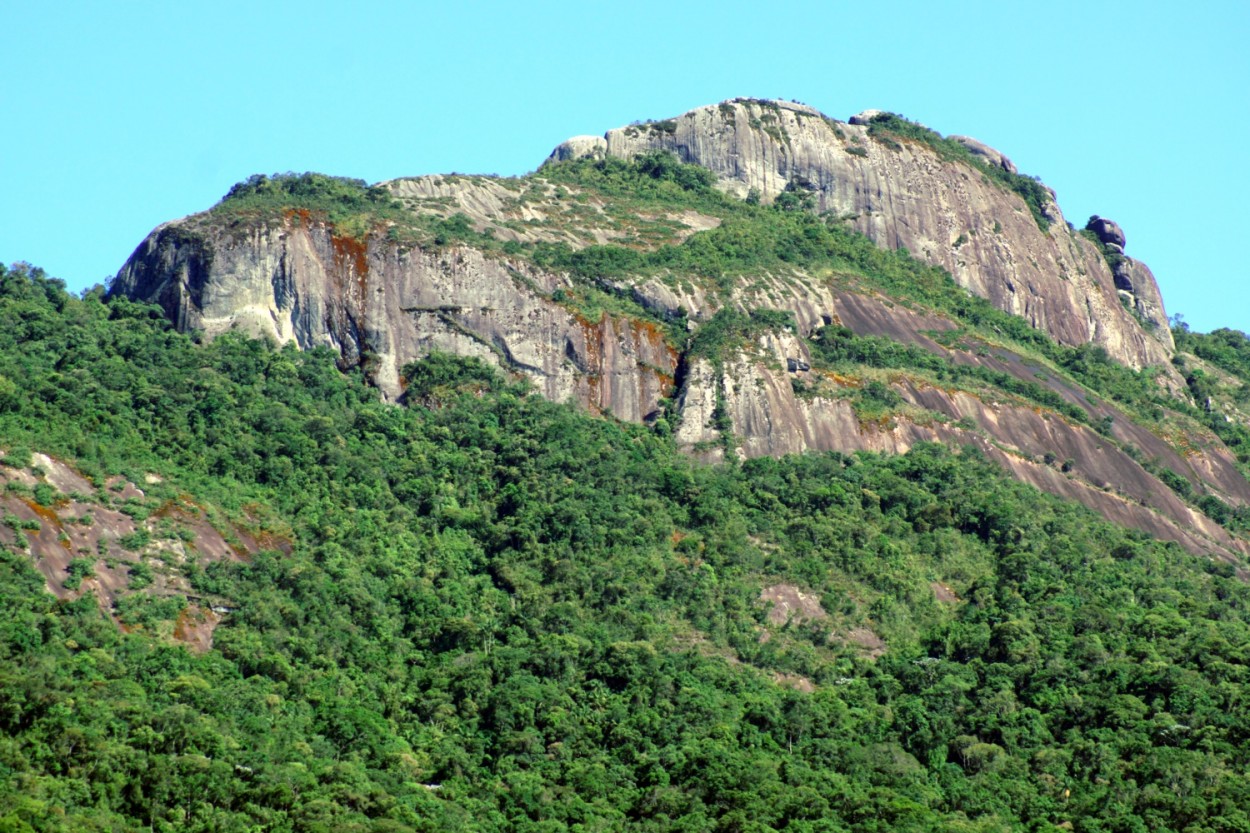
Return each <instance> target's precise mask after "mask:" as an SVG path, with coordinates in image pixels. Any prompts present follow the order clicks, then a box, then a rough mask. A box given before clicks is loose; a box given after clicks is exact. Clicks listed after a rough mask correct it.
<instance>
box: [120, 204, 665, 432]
mask: <svg viewBox="0 0 1250 833" xmlns="http://www.w3.org/2000/svg"><path fill="white" fill-rule="evenodd" d="M189 238H193V239H194V240H195V242H194V243H191V244H188V242H187V240H188V239H189ZM562 285H564V282H563V280H562V279H561V278H560V277H558V276H555V275H550V274H546V273H543V272H541V271H538V270H535V269H532V268H530V267H529V266H527V265H526V264H525V263H523V262H520V261H517V262H509V261H506V260H496V259H491V258H487V257H485V256H484V255H483V254H482V253H481V252H479V251H477V250H475V249H472V248H467V247H456V248H451V249H441V250H438V251H422V250H420V249H414V250H404V249H402V248H401V247H399V246H396V245H393V244H391V243H388V242H387V241H386V240H385V239H382V238H380V237H378V236H370V237H369V238H367V239H366V240H364V241H360V240H356V239H353V238H347V237H340V236H337V235H336V234H335V233H334V231H333V230H332V229H331V228H330V227H328V226H327V225H325V224H322V223H313V222H310V221H309V220H307V219H305V218H301V217H300V215H298V214H294V215H292V216H291V217H288V218H287V221H286V222H285V223H284V224H283V225H282V226H280V227H277V228H271V227H253V228H248V229H246V230H244V231H242V232H239V231H234V230H227V229H223V228H221V227H219V226H214V225H211V224H209V225H207V226H204V227H201V228H199V229H197V232H196V233H195V235H190V234H188V232H187V230H186V229H185V228H180V227H178V226H168V225H167V226H164V227H162V228H159V229H157V230H156V231H155V232H153V233H152V235H151V236H149V237H148V239H147V240H146V241H144V243H143V245H141V246H140V247H139V250H138V251H136V252H135V254H134V255H133V256H132V257H131V259H130V261H129V262H128V263H127V264H126V266H125V267H124V268H123V269H122V271H121V273H120V274H119V275H118V278H117V281H116V282H115V285H114V288H113V291H114V292H122V293H124V294H126V295H128V296H131V297H136V298H144V299H149V300H152V301H155V302H156V303H159V304H161V305H162V306H163V307H164V308H165V309H166V310H167V312H168V313H169V315H170V317H171V319H172V320H173V321H175V322H176V324H177V325H178V327H179V328H180V329H184V330H201V331H203V332H204V333H205V335H207V336H209V337H212V336H214V335H217V334H219V333H222V332H226V331H228V330H235V329H237V330H242V331H244V332H247V333H249V334H252V335H256V336H265V337H268V338H271V339H273V340H274V341H276V342H278V343H279V344H285V343H287V342H295V343H296V344H297V345H298V346H299V347H300V348H301V349H311V348H313V347H317V346H325V347H329V348H331V349H332V350H334V351H335V352H336V353H338V354H339V356H340V357H341V361H340V363H341V364H342V365H343V366H344V367H354V366H356V365H364V368H365V370H366V372H367V373H368V374H369V376H370V377H371V378H372V379H373V380H374V381H375V383H376V384H377V385H378V387H379V388H380V389H381V390H382V392H383V393H384V394H385V395H386V396H388V397H390V398H392V399H394V398H397V397H399V395H400V394H401V393H402V392H403V385H402V380H401V378H400V372H401V370H402V368H403V365H404V364H406V363H408V362H410V361H412V360H414V359H417V358H420V357H421V356H424V355H427V354H428V353H430V352H431V351H434V350H442V351H445V352H450V353H457V354H460V355H470V356H480V357H482V358H484V359H486V360H487V361H490V362H494V363H497V364H500V365H502V366H504V367H507V368H510V369H512V370H516V371H518V372H521V373H524V374H525V375H526V376H528V377H530V378H531V379H532V380H533V381H534V382H535V384H536V385H537V386H538V389H539V390H540V391H542V393H543V395H544V396H546V397H548V398H549V399H552V400H555V401H558V402H562V401H566V400H569V399H573V400H576V401H579V402H581V403H583V404H585V405H587V406H589V407H591V408H593V409H595V410H600V411H609V412H611V413H612V414H614V415H616V416H618V417H620V418H621V419H626V420H631V421H634V422H640V421H642V419H643V417H644V416H646V415H647V414H648V413H649V412H650V411H651V410H653V409H654V407H655V403H656V402H657V400H658V399H659V398H660V397H661V396H663V395H664V392H665V391H666V389H667V388H669V387H671V385H672V383H673V374H674V373H675V371H676V367H677V353H676V351H675V350H674V349H673V348H671V347H670V346H669V345H667V344H666V343H665V340H664V337H663V335H662V334H661V332H660V330H659V329H658V328H657V327H656V326H655V325H654V324H651V323H649V322H645V321H638V320H633V319H628V318H614V317H605V318H603V319H602V320H601V321H598V322H592V321H589V320H587V319H585V318H582V317H579V316H578V315H577V314H576V313H574V312H571V311H569V310H567V309H565V308H564V307H562V306H560V305H559V304H556V303H553V302H552V301H551V300H550V296H551V294H552V293H553V292H554V291H555V290H556V289H557V288H559V287H560V286H562Z"/></svg>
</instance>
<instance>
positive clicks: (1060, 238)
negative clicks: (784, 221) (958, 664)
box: [605, 99, 1172, 368]
mask: <svg viewBox="0 0 1250 833" xmlns="http://www.w3.org/2000/svg"><path fill="white" fill-rule="evenodd" d="M875 114H876V111H873V112H872V113H865V114H860V115H859V116H857V117H856V118H855V119H852V122H858V123H852V124H844V123H841V122H837V121H834V120H832V119H829V118H827V117H825V116H823V115H821V114H820V113H819V112H817V111H816V110H814V109H812V108H811V107H807V106H805V105H802V104H794V103H791V102H786V101H757V100H751V99H735V100H733V101H727V102H722V103H721V104H718V105H713V106H708V107H700V108H698V109H695V110H691V111H690V112H688V113H685V114H684V115H682V116H679V117H677V118H675V119H670V120H668V121H663V122H652V123H649V124H646V125H641V126H631V127H622V128H617V129H615V130H609V131H608V133H607V135H606V137H605V138H606V140H607V153H608V154H610V155H612V156H617V157H621V158H626V159H628V158H631V157H633V156H635V155H636V154H638V153H641V152H644V151H648V150H670V151H673V152H675V153H677V154H678V156H680V157H681V159H682V160H683V161H685V162H691V163H694V164H696V165H702V166H704V167H706V168H709V169H710V170H712V171H714V172H715V173H716V174H717V175H718V176H719V177H721V178H722V180H723V181H724V182H725V183H726V186H727V187H728V188H730V189H731V190H733V191H734V192H735V193H738V194H740V195H742V196H746V195H747V194H748V193H750V192H752V191H753V190H754V191H755V192H757V193H758V194H759V195H760V196H761V198H762V199H763V200H764V201H768V200H771V199H775V198H776V196H777V195H778V194H780V193H782V192H783V191H784V190H785V189H786V188H787V187H794V186H793V183H798V184H799V185H800V187H805V188H810V189H812V191H813V192H814V194H815V195H816V197H817V205H818V207H819V209H820V210H822V211H832V212H834V213H835V214H838V215H842V216H847V217H848V218H850V219H851V220H852V222H853V223H854V226H855V228H857V229H859V230H860V231H862V232H863V233H864V234H866V235H868V236H869V237H871V238H872V239H873V240H875V241H877V243H878V244H879V245H882V246H888V247H890V248H900V247H902V248H906V249H907V250H908V251H910V252H911V253H912V254H915V255H917V256H919V257H921V258H923V259H925V260H927V261H929V262H931V263H935V264H938V265H940V266H943V267H945V268H946V269H947V270H948V271H949V272H950V273H951V275H953V276H954V278H955V280H956V281H957V282H958V283H959V284H960V285H961V286H964V287H966V288H967V289H969V290H970V291H972V292H974V293H976V294H977V295H980V296H982V297H984V298H988V299H989V300H990V301H991V302H993V303H994V305H995V306H997V307H998V308H1000V309H1003V310H1006V311H1007V312H1010V313H1013V314H1015V315H1020V316H1022V317H1024V318H1025V319H1027V320H1028V321H1029V323H1030V324H1032V325H1033V326H1035V327H1037V328H1038V329H1041V330H1044V331H1046V332H1047V333H1049V334H1050V335H1051V336H1052V337H1054V338H1055V339H1056V340H1057V341H1059V342H1060V343H1062V344H1068V345H1077V344H1084V343H1086V342H1090V341H1092V342H1094V343H1096V344H1101V345H1103V346H1104V347H1106V349H1107V351H1108V352H1109V353H1110V354H1111V355H1112V356H1114V357H1115V358H1116V359H1118V360H1119V361H1121V362H1123V363H1125V364H1127V365H1129V366H1131V367H1137V368H1140V367H1146V366H1149V365H1154V364H1160V363H1163V362H1165V361H1166V360H1167V359H1168V357H1169V354H1170V351H1171V349H1172V344H1171V336H1170V334H1169V333H1168V332H1167V327H1166V323H1167V319H1166V316H1165V315H1164V312H1163V306H1162V303H1161V302H1157V299H1158V298H1159V292H1158V287H1157V286H1155V284H1154V278H1153V276H1151V275H1150V273H1149V272H1148V271H1147V270H1144V268H1143V269H1141V270H1139V271H1138V278H1139V283H1140V284H1141V287H1140V289H1139V290H1138V294H1139V295H1141V296H1142V297H1147V298H1150V299H1151V302H1150V303H1149V304H1148V305H1146V307H1145V309H1147V310H1148V311H1149V312H1150V314H1151V315H1157V316H1158V317H1157V318H1151V319H1150V320H1151V321H1152V322H1153V323H1154V324H1155V325H1157V328H1156V329H1155V330H1153V331H1151V332H1150V333H1147V332H1145V331H1143V329H1142V328H1141V327H1140V326H1138V324H1137V321H1135V320H1134V318H1133V316H1132V315H1131V314H1129V313H1128V312H1127V311H1126V310H1125V309H1124V307H1123V306H1122V305H1121V303H1120V300H1119V297H1118V296H1117V293H1116V286H1115V281H1114V278H1113V276H1112V274H1111V270H1110V269H1109V267H1108V266H1107V263H1106V262H1105V260H1104V259H1103V258H1102V257H1100V256H1099V253H1098V251H1097V249H1096V248H1095V247H1094V246H1093V245H1091V244H1090V243H1089V241H1087V240H1084V239H1082V238H1081V237H1079V236H1078V235H1076V234H1073V233H1072V231H1071V229H1070V228H1069V227H1068V226H1067V224H1066V223H1065V222H1064V219H1063V215H1062V213H1061V212H1060V211H1059V208H1058V206H1057V205H1056V204H1055V203H1054V201H1053V199H1051V200H1050V201H1048V204H1047V205H1045V206H1044V208H1043V211H1044V214H1045V216H1046V217H1047V218H1048V219H1049V220H1050V221H1051V222H1050V224H1049V228H1048V229H1046V230H1043V229H1042V228H1040V227H1039V225H1038V223H1037V222H1036V221H1035V220H1034V218H1033V216H1032V214H1031V213H1030V211H1029V208H1028V206H1027V205H1026V204H1025V202H1024V201H1023V200H1022V199H1021V198H1020V196H1019V195H1018V194H1016V193H1013V192H1012V191H1010V190H1008V189H1006V188H1004V187H1002V186H1001V185H1000V184H998V183H996V182H994V181H992V180H990V179H989V178H987V177H985V176H984V175H983V174H982V173H981V172H980V171H978V170H977V169H976V168H974V167H972V166H969V165H967V164H964V163H962V162H960V161H957V160H945V159H943V158H942V156H941V155H939V154H938V153H937V152H935V151H934V150H933V149H932V148H931V147H929V146H928V145H926V144H924V143H921V142H917V141H896V140H893V139H890V138H888V137H886V138H884V140H878V139H877V138H874V134H873V131H872V128H871V121H872V117H873V115H875ZM956 141H957V142H958V143H960V144H962V145H964V146H965V147H970V149H971V150H972V153H973V154H974V155H977V156H980V157H984V158H986V159H987V160H989V161H990V162H991V163H992V164H994V165H997V166H999V167H1001V168H1003V169H1004V170H1007V171H1014V167H1015V166H1014V165H1012V164H1011V162H1010V160H1008V159H1007V158H1006V157H1005V156H1003V155H1002V154H1001V153H999V152H997V151H995V150H993V149H992V148H989V147H988V146H986V145H983V144H981V143H980V142H976V141H975V140H971V139H968V138H967V137H958V138H957V139H956ZM1147 284H1149V286H1147Z"/></svg>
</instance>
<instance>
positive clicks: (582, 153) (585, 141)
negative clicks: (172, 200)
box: [543, 136, 608, 165]
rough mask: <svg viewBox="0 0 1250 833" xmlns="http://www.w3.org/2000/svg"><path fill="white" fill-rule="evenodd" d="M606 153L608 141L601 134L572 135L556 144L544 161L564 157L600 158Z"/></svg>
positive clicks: (561, 159) (560, 160) (562, 158)
mask: <svg viewBox="0 0 1250 833" xmlns="http://www.w3.org/2000/svg"><path fill="white" fill-rule="evenodd" d="M607 153H608V142H607V140H606V139H604V138H603V137H602V136H574V137H573V138H571V139H567V140H565V141H563V142H561V143H560V144H558V145H556V149H555V150H553V151H552V152H551V155H550V156H548V157H547V160H546V162H543V164H544V165H545V164H547V163H548V162H563V161H565V160H566V159H602V158H603V157H604V156H606V155H607Z"/></svg>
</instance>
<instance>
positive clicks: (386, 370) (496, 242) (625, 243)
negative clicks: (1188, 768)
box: [110, 99, 1250, 559]
mask: <svg viewBox="0 0 1250 833" xmlns="http://www.w3.org/2000/svg"><path fill="white" fill-rule="evenodd" d="M639 160H641V161H639ZM791 209H793V210H791ZM1087 226H1088V227H1087V228H1085V229H1082V230H1080V231H1078V230H1076V229H1075V228H1073V227H1072V226H1071V225H1070V224H1068V223H1067V222H1066V221H1065V220H1064V218H1063V215H1062V213H1061V212H1060V210H1059V208H1058V206H1057V204H1056V202H1055V198H1054V194H1053V192H1051V191H1050V190H1049V189H1048V188H1046V187H1045V186H1044V185H1042V184H1041V183H1040V182H1039V181H1037V180H1035V179H1032V178H1030V177H1027V176H1023V175H1021V174H1020V173H1018V172H1017V171H1016V168H1015V166H1014V165H1013V164H1012V163H1011V161H1010V160H1009V159H1008V158H1007V157H1006V156H1004V155H1003V154H1002V153H1000V152H998V151H996V150H993V149H992V148H989V147H987V146H985V145H984V144H982V143H980V142H977V141H976V140H973V139H969V138H967V137H945V138H944V137H942V136H941V135H939V134H937V133H936V132H934V131H932V130H929V129H928V128H925V127H923V126H920V125H917V124H914V123H911V122H908V121H906V120H904V119H902V118H901V117H898V116H895V115H892V114H887V113H868V114H861V115H859V116H856V117H853V118H851V119H850V121H849V123H843V122H839V121H835V120H833V119H830V118H828V117H826V116H824V115H822V114H820V113H818V112H817V111H815V110H813V109H812V108H810V107H806V106H804V105H800V104H794V103H790V102H784V101H759V100H751V99H736V100H733V101H727V102H723V103H721V104H719V105H714V106H709V107H702V108H698V109H696V110H693V111H691V112H689V113H686V114H684V115H682V116H679V117H677V118H673V119H667V120H662V121H654V122H649V123H647V124H639V125H634V126H630V127H624V128H619V129H615V130H610V131H608V132H607V134H606V135H605V136H604V137H602V138H600V137H577V138H575V139H572V140H569V141H568V142H565V143H563V144H561V145H560V146H559V147H557V148H556V149H555V151H553V153H552V154H551V156H550V158H549V159H548V160H547V162H546V163H545V164H544V165H543V167H542V168H541V169H540V170H539V171H538V172H537V173H535V174H532V175H530V176H527V177H522V178H519V179H500V178H492V177H471V176H461V175H448V176H444V175H434V176H424V177H417V178H411V179H398V180H393V181H390V182H385V183H380V184H378V185H375V186H366V185H364V184H363V183H352V182H345V181H341V180H334V179H332V178H327V177H320V176H316V175H306V176H303V177H295V176H288V177H278V178H275V179H272V180H270V179H267V178H265V177H254V178H253V179H252V180H250V181H248V182H246V183H240V185H238V186H236V188H235V189H234V190H232V191H231V193H230V194H229V195H228V196H227V197H226V198H225V199H224V200H223V201H222V202H221V204H219V205H218V206H216V207H215V208H213V209H211V210H210V211H207V212H205V213H202V214H198V215H194V216H192V217H189V218H186V219H183V220H179V221H175V222H173V223H168V224H165V225H163V226H161V227H160V228H158V229H157V230H156V231H154V232H153V233H152V235H150V236H149V237H148V239H147V240H145V241H144V242H143V243H142V244H141V245H140V246H139V248H138V249H137V250H136V252H135V254H134V255H133V256H132V257H131V258H130V260H129V261H128V262H127V263H126V264H125V266H124V267H123V269H122V270H121V272H120V273H119V274H118V277H117V279H116V281H115V282H114V283H113V285H112V287H111V289H110V292H111V293H112V294H114V295H125V296H127V297H130V298H132V299H137V300H144V301H150V302H154V303H157V304H160V305H161V307H162V308H163V309H164V310H165V311H166V314H167V315H168V316H169V317H170V320H171V321H173V322H175V323H176V325H177V326H178V327H179V328H180V329H183V330H188V331H202V332H203V333H204V334H205V335H207V336H210V337H211V336H214V335H216V334H218V333H221V332H224V331H226V330H231V329H240V330H242V331H244V332H247V333H251V334H254V335H263V336H266V337H269V338H271V339H273V340H274V341H275V342H277V343H279V344H282V343H287V342H293V343H295V344H297V345H298V346H300V347H301V348H304V349H308V348H311V347H314V346H317V345H325V346H328V347H330V348H331V349H333V350H335V351H336V352H337V353H338V354H339V356H340V363H341V365H342V366H343V367H354V366H360V367H361V368H362V369H363V370H364V371H365V373H366V375H367V376H368V377H369V378H370V379H371V380H372V381H373V383H374V384H376V385H377V386H378V388H379V389H380V390H381V391H382V392H383V394H384V395H385V396H386V397H388V398H390V399H400V398H402V396H403V392H404V379H403V378H402V372H401V371H402V368H403V367H404V366H405V364H407V363H408V362H410V361H412V360H414V359H417V358H419V357H421V356H423V355H426V354H428V353H429V352H430V351H433V350H441V351H448V352H452V353H456V354H459V355H466V356H476V357H480V358H483V359H485V360H487V361H489V362H491V363H494V364H497V365H499V366H501V367H503V368H506V369H508V370H510V371H513V372H516V373H518V374H520V375H522V376H525V377H527V378H529V379H530V380H531V381H533V382H534V384H535V385H536V386H537V388H538V389H539V390H540V391H541V392H542V393H543V394H544V395H545V396H547V397H548V398H550V399H552V400H554V401H565V400H567V399H574V400H576V401H578V402H580V403H582V404H583V405H584V406H586V407H588V408H589V409H591V410H592V411H594V412H603V413H610V414H611V415H613V416H615V417H617V418H619V419H624V420H628V421H634V422H642V421H649V422H655V421H662V422H663V424H664V426H665V427H666V428H668V429H670V430H672V431H673V432H674V433H675V436H676V438H677V440H678V442H679V443H680V444H681V445H682V446H683V447H685V448H686V449H687V450H688V451H690V452H692V453H695V454H697V455H700V456H702V457H703V458H706V459H720V458H721V456H723V455H724V454H726V453H732V454H734V455H736V456H738V457H753V456H759V455H777V454H785V453H794V452H803V451H810V450H836V451H843V452H849V451H854V450H857V449H873V450H889V451H902V450H905V449H907V448H909V447H910V446H911V445H913V444H915V443H916V442H922V441H940V442H944V443H948V444H952V445H961V444H966V443H972V444H975V445H977V446H979V447H980V448H981V449H982V450H983V452H984V453H985V454H986V455H987V456H989V457H991V458H992V459H994V460H995V461H996V462H997V463H998V464H999V465H1001V466H1002V467H1004V468H1005V469H1007V470H1008V471H1010V472H1012V473H1013V475H1014V476H1016V477H1017V478H1019V479H1021V480H1023V481H1024V482H1027V483H1030V484H1032V485H1034V486H1036V487H1038V488H1040V489H1043V490H1045V491H1048V492H1051V493H1053V494H1057V495H1061V496H1063V497H1066V498H1070V499H1074V500H1078V501H1080V502H1082V503H1084V504H1085V505H1087V506H1089V507H1091V508H1093V509H1095V510H1096V511H1098V512H1099V513H1101V514H1102V515H1103V516H1104V517H1107V518H1108V519H1111V520H1114V521H1116V522H1118V523H1122V524H1127V525H1130V526H1134V527H1136V528H1139V529H1142V530H1146V531H1149V532H1150V533H1152V534H1154V535H1158V536H1161V537H1163V538H1166V539H1169V540H1174V541H1177V542H1179V543H1181V544H1182V545H1183V546H1185V547H1186V548H1187V549H1189V550H1190V551H1192V552H1202V553H1210V554H1213V555H1217V556H1219V557H1225V558H1233V559H1236V558H1238V557H1239V556H1240V555H1242V554H1244V553H1245V552H1246V551H1247V549H1246V542H1245V541H1244V540H1242V539H1241V537H1240V534H1239V533H1230V532H1229V530H1228V529H1227V528H1226V526H1224V525H1221V524H1219V523H1217V522H1215V521H1213V519H1212V518H1211V517H1210V516H1209V514H1208V513H1206V512H1203V511H1202V510H1201V509H1200V507H1199V506H1198V502H1200V501H1201V500H1203V499H1204V498H1209V499H1210V500H1214V501H1217V502H1218V503H1219V505H1221V506H1224V507H1228V508H1230V509H1237V508H1238V507H1243V506H1246V505H1247V503H1248V502H1250V484H1248V483H1247V481H1246V478H1245V477H1244V475H1243V472H1242V471H1241V470H1239V468H1238V464H1237V460H1236V456H1235V454H1234V453H1232V452H1230V450H1229V449H1228V448H1227V446H1226V445H1225V443H1224V442H1222V441H1221V439H1220V438H1219V437H1218V436H1216V435H1215V434H1213V433H1212V430H1211V427H1210V426H1208V425H1206V424H1204V423H1206V422H1208V421H1209V420H1208V419H1207V416H1208V413H1207V412H1206V411H1204V410H1203V409H1201V408H1195V407H1194V403H1193V400H1192V394H1191V391H1190V390H1189V387H1188V384H1187V381H1186V378H1185V377H1184V376H1183V375H1182V373H1181V372H1180V371H1179V370H1178V369H1177V367H1176V366H1175V365H1174V363H1173V359H1174V357H1175V345H1174V344H1173V340H1172V334H1171V331H1170V329H1169V328H1168V326H1167V317H1166V314H1165V312H1164V307H1163V302H1162V299H1161V297H1160V294H1159V290H1158V287H1157V285H1156V283H1155V280H1154V277H1153V276H1152V275H1151V273H1150V270H1149V269H1148V268H1147V267H1146V266H1145V265H1144V264H1142V263H1140V262H1138V261H1135V260H1132V259H1131V258H1129V257H1127V256H1126V255H1125V254H1124V244H1125V235H1124V232H1123V231H1122V230H1121V229H1120V228H1119V227H1118V226H1117V225H1116V224H1115V223H1114V222H1111V221H1109V220H1105V219H1103V218H1091V221H1090V223H1089V224H1087ZM871 244H875V245H871ZM891 253H893V254H891ZM952 279H953V280H952ZM965 290H966V292H965ZM969 293H971V295H973V296H975V297H976V298H981V299H985V300H986V301H988V302H989V303H988V304H978V303H977V302H976V301H974V300H972V299H970V298H969V297H968V294H969ZM1002 313H1007V315H1004V314H1002ZM847 331H849V332H847ZM1043 335H1044V336H1045V337H1042V336H1043ZM864 338H867V339H870V340H872V339H881V338H884V339H889V340H890V341H891V342H894V343H901V344H904V345H908V347H909V348H915V350H912V352H911V353H908V354H907V355H908V357H907V358H904V357H901V356H894V357H883V356H881V355H877V356H876V357H875V359H873V360H872V361H869V362H867V363H868V364H873V363H874V362H875V363H876V364H877V365H878V367H876V368H872V369H871V370H868V371H865V369H864V368H863V365H864V364H865V362H863V361H852V364H854V365H855V366H856V367H855V368H854V369H851V368H849V367H847V366H845V365H846V362H847V361H851V360H852V359H853V358H854V356H857V355H858V356H860V358H862V355H861V354H862V353H863V349H864V347H863V345H862V344H861V340H862V339H864ZM872 343H873V344H874V345H876V344H879V342H876V341H873V342H872ZM891 349H894V348H891ZM916 350H919V351H920V352H916ZM848 351H849V352H848ZM877 352H878V353H880V351H877ZM922 354H923V357H921V356H922ZM839 363H841V365H840V364H839ZM883 363H884V364H883ZM1129 371H1136V373H1130V372H1129ZM1112 377H1115V378H1114V379H1113V378H1112ZM874 382H875V383H876V384H875V385H874V384H872V383H874ZM882 385H884V387H881V386H882ZM866 394H867V395H868V399H869V400H871V401H867V402H866V401H865V395H866ZM1216 428H1217V430H1218V429H1220V426H1218V425H1217V426H1216ZM1178 489H1179V492H1178Z"/></svg>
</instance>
